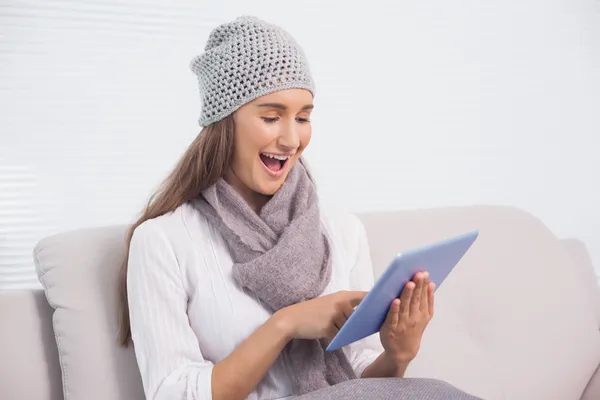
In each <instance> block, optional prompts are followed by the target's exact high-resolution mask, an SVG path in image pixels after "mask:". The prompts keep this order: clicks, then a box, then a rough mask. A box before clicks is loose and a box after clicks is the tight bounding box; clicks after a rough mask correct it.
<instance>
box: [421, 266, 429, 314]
mask: <svg viewBox="0 0 600 400" xmlns="http://www.w3.org/2000/svg"><path fill="white" fill-rule="evenodd" d="M428 287H429V272H425V274H424V275H423V286H422V287H421V304H420V305H419V311H421V312H427V310H429V302H428V301H427V300H428V297H429V296H428V294H427V290H428Z"/></svg>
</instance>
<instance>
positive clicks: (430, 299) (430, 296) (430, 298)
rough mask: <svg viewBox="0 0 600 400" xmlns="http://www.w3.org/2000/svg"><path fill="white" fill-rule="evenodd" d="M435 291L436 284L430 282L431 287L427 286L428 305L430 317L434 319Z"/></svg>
mask: <svg viewBox="0 0 600 400" xmlns="http://www.w3.org/2000/svg"><path fill="white" fill-rule="evenodd" d="M434 290H435V283H433V282H430V283H429V285H427V303H428V306H429V316H430V317H433V299H434V297H435V296H434V295H433V292H434Z"/></svg>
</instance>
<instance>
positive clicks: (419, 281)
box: [409, 272, 423, 315]
mask: <svg viewBox="0 0 600 400" xmlns="http://www.w3.org/2000/svg"><path fill="white" fill-rule="evenodd" d="M414 280H415V283H416V287H415V291H414V293H413V296H412V299H410V310H409V313H410V315H413V314H416V313H417V311H419V306H420V304H421V291H422V290H423V274H422V273H420V272H418V273H417V274H416V275H415V278H414Z"/></svg>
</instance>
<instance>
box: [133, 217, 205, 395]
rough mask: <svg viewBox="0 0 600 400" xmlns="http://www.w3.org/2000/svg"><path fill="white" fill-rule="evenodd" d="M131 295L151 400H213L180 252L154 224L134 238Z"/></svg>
mask: <svg viewBox="0 0 600 400" xmlns="http://www.w3.org/2000/svg"><path fill="white" fill-rule="evenodd" d="M127 293H128V301H129V315H130V320H131V321H130V323H131V335H132V340H133V344H134V349H135V356H136V359H137V363H138V367H139V369H140V373H141V377H142V382H143V385H144V392H145V394H146V398H147V399H153V400H167V399H169V400H175V399H177V400H192V399H194V400H204V399H207V400H208V399H211V398H212V393H211V392H212V390H211V377H212V368H213V364H212V363H211V362H209V361H207V360H205V359H204V357H203V356H202V351H201V350H200V348H199V345H198V340H197V338H196V335H195V334H194V331H193V330H192V328H191V326H190V324H189V321H188V315H187V294H186V291H185V288H184V286H183V283H182V276H181V271H180V269H179V264H178V261H177V258H176V255H175V253H174V250H173V248H172V246H171V244H170V243H169V241H168V240H167V237H166V235H165V233H164V232H163V231H162V229H161V228H160V227H159V226H156V225H155V222H154V221H146V222H145V223H143V224H142V225H140V226H139V227H138V228H137V229H136V230H135V232H134V234H133V238H132V241H131V247H130V251H129V263H128V272H127Z"/></svg>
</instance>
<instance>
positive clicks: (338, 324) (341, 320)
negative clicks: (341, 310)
mask: <svg viewBox="0 0 600 400" xmlns="http://www.w3.org/2000/svg"><path fill="white" fill-rule="evenodd" d="M345 323H346V317H345V316H344V314H338V315H336V316H335V318H334V319H333V325H334V326H335V328H336V329H337V330H338V331H339V330H340V329H342V326H344V324H345Z"/></svg>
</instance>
